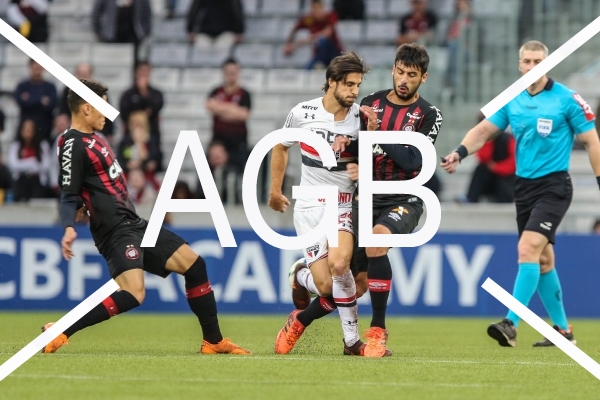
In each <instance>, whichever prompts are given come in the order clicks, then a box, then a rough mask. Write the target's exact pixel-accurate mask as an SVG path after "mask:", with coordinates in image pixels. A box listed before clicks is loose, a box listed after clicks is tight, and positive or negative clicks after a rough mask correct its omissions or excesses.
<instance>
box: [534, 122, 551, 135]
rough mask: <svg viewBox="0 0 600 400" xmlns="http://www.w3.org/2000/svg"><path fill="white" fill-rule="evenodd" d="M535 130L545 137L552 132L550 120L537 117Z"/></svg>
mask: <svg viewBox="0 0 600 400" xmlns="http://www.w3.org/2000/svg"><path fill="white" fill-rule="evenodd" d="M537 132H538V133H539V134H540V136H541V137H546V136H548V135H549V134H550V133H551V132H552V120H551V119H547V118H538V120H537Z"/></svg>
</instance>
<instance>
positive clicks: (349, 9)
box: [333, 0, 365, 20]
mask: <svg viewBox="0 0 600 400" xmlns="http://www.w3.org/2000/svg"><path fill="white" fill-rule="evenodd" d="M333 9H334V10H335V12H336V13H337V15H338V17H339V18H340V20H348V19H354V20H363V19H365V2H364V0H335V1H334V2H333Z"/></svg>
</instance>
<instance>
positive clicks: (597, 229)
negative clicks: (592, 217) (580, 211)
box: [592, 218, 600, 235]
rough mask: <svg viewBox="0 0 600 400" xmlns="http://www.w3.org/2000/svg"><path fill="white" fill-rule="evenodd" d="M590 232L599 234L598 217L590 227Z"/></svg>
mask: <svg viewBox="0 0 600 400" xmlns="http://www.w3.org/2000/svg"><path fill="white" fill-rule="evenodd" d="M592 233H593V234H595V235H600V218H598V219H597V220H596V221H595V222H594V226H593V227H592Z"/></svg>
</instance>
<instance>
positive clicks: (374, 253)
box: [365, 247, 389, 257]
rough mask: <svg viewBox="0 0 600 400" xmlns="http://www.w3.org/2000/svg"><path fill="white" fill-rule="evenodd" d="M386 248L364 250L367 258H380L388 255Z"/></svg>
mask: <svg viewBox="0 0 600 400" xmlns="http://www.w3.org/2000/svg"><path fill="white" fill-rule="evenodd" d="M388 250H389V249H388V248H387V247H367V248H366V249H365V251H366V253H367V257H382V256H385V255H386V254H387V253H388Z"/></svg>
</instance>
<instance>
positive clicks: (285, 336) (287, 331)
mask: <svg viewBox="0 0 600 400" xmlns="http://www.w3.org/2000/svg"><path fill="white" fill-rule="evenodd" d="M299 312H300V311H298V310H294V311H292V313H291V314H290V316H289V317H288V319H287V322H286V323H285V325H284V326H283V328H281V330H280V331H279V333H278V334H277V339H275V353H277V354H288V353H289V352H290V351H292V349H293V348H294V346H295V345H296V342H297V341H298V339H300V336H302V333H304V329H305V327H304V325H302V323H301V322H300V321H298V319H297V318H296V315H298V313H299Z"/></svg>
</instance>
